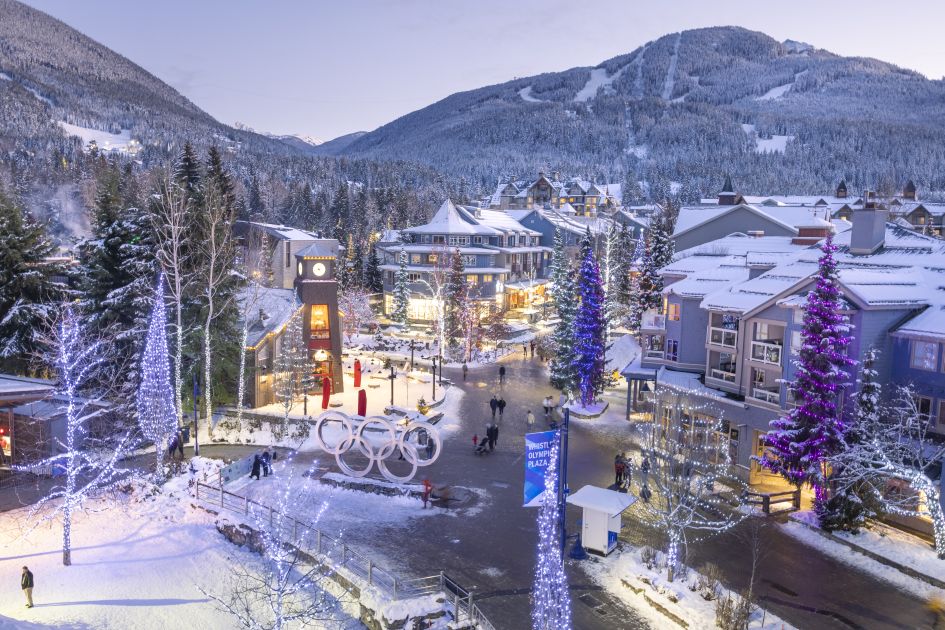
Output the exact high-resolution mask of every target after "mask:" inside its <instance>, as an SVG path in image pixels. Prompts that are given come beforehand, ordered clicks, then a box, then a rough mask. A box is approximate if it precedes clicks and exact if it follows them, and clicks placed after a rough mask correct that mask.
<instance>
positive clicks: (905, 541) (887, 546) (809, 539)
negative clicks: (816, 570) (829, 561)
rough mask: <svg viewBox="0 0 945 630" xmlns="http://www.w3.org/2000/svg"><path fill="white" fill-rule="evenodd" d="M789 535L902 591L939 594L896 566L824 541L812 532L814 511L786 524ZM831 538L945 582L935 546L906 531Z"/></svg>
mask: <svg viewBox="0 0 945 630" xmlns="http://www.w3.org/2000/svg"><path fill="white" fill-rule="evenodd" d="M783 527H784V529H785V531H787V533H788V534H790V535H791V536H793V537H795V538H797V539H798V540H800V541H802V542H803V543H805V544H807V545H810V546H811V547H814V548H816V549H819V550H820V551H822V552H824V553H826V554H827V555H829V556H833V557H834V558H837V559H838V560H841V561H843V562H845V563H847V564H850V565H852V566H855V567H858V568H860V569H863V570H864V571H866V572H868V573H872V574H873V575H875V576H876V577H878V578H880V579H882V580H885V581H886V582H889V583H891V584H893V585H895V586H897V587H899V588H900V589H902V590H905V591H908V592H912V593H916V594H917V595H922V594H925V595H930V594H932V593H933V592H939V589H937V588H935V587H934V586H932V585H931V584H929V583H927V582H924V581H922V580H919V579H917V578H914V577H911V576H908V575H906V574H904V573H902V572H901V571H899V570H898V569H896V568H894V567H890V566H887V565H885V564H883V563H881V562H878V561H876V560H874V559H872V558H870V557H868V556H865V555H863V554H860V553H856V552H855V551H852V550H851V549H850V548H849V547H848V546H846V545H844V544H843V543H840V542H837V541H833V540H830V539H829V538H825V537H824V536H823V535H822V534H820V533H819V532H816V531H813V530H811V527H817V516H816V514H814V513H813V512H812V511H809V510H808V511H803V512H795V513H793V514H791V520H790V521H788V522H787V523H785V524H784V526H783ZM831 536H835V537H837V538H842V539H843V540H845V541H848V542H850V543H851V544H853V545H856V546H858V547H862V548H863V549H865V550H867V551H870V552H872V553H875V554H877V555H879V556H882V557H884V558H887V559H889V560H892V561H893V562H896V563H898V564H901V565H903V566H907V567H909V568H911V569H913V570H915V571H918V572H919V573H922V574H924V575H928V576H931V577H933V578H936V579H938V580H942V581H945V561H943V560H940V559H939V558H938V556H936V555H935V550H934V549H932V547H931V546H930V545H929V544H928V543H926V542H924V541H922V540H919V539H917V538H916V537H915V536H910V535H909V534H906V533H904V532H900V531H897V530H895V529H893V528H890V527H885V526H882V525H879V526H877V527H876V528H874V529H862V530H860V533H859V534H851V533H849V532H833V533H832V534H831Z"/></svg>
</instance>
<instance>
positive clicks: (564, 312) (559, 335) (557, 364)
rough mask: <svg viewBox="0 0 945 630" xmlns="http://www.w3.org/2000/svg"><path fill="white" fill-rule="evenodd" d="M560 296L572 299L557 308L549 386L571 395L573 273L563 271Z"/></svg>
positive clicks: (574, 370) (574, 373)
mask: <svg viewBox="0 0 945 630" xmlns="http://www.w3.org/2000/svg"><path fill="white" fill-rule="evenodd" d="M559 287H560V289H559V290H560V293H561V295H570V296H572V299H570V300H561V303H560V305H559V306H558V323H557V324H555V330H554V333H552V343H553V345H554V348H555V355H554V357H553V358H552V359H551V385H552V386H553V387H554V388H555V389H559V390H561V391H562V392H564V393H565V394H567V395H569V396H570V395H571V394H572V393H573V392H574V391H575V389H576V387H577V381H578V375H577V355H576V352H575V348H574V346H575V339H574V323H575V319H576V318H577V300H575V299H573V296H574V291H575V287H574V272H573V271H571V270H570V269H565V270H564V271H563V273H561V280H560V283H559Z"/></svg>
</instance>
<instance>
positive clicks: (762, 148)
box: [755, 136, 794, 153]
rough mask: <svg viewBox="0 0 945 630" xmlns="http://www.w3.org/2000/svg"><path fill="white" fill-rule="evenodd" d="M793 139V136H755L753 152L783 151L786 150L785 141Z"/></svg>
mask: <svg viewBox="0 0 945 630" xmlns="http://www.w3.org/2000/svg"><path fill="white" fill-rule="evenodd" d="M793 139H794V136H771V137H770V138H762V137H760V136H759V137H756V138H755V153H784V152H785V151H786V150H787V143H788V142H789V141H791V140H793Z"/></svg>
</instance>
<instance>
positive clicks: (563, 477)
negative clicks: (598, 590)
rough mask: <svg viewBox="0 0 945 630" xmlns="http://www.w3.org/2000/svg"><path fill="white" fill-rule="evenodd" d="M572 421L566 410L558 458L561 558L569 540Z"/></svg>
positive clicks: (569, 412)
mask: <svg viewBox="0 0 945 630" xmlns="http://www.w3.org/2000/svg"><path fill="white" fill-rule="evenodd" d="M570 420H571V410H570V409H568V408H565V409H564V419H563V420H562V421H561V433H560V436H559V439H560V445H559V450H560V451H561V455H560V456H559V457H558V519H559V522H560V524H561V557H562V558H564V546H565V543H566V542H567V540H568V525H567V520H566V518H565V517H566V513H567V507H568V503H567V501H568V494H570V492H571V489H570V488H568V424H569V423H570Z"/></svg>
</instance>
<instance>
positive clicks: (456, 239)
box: [449, 236, 469, 245]
mask: <svg viewBox="0 0 945 630" xmlns="http://www.w3.org/2000/svg"><path fill="white" fill-rule="evenodd" d="M449 243H450V245H469V237H468V236H451V237H450V238H449Z"/></svg>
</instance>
